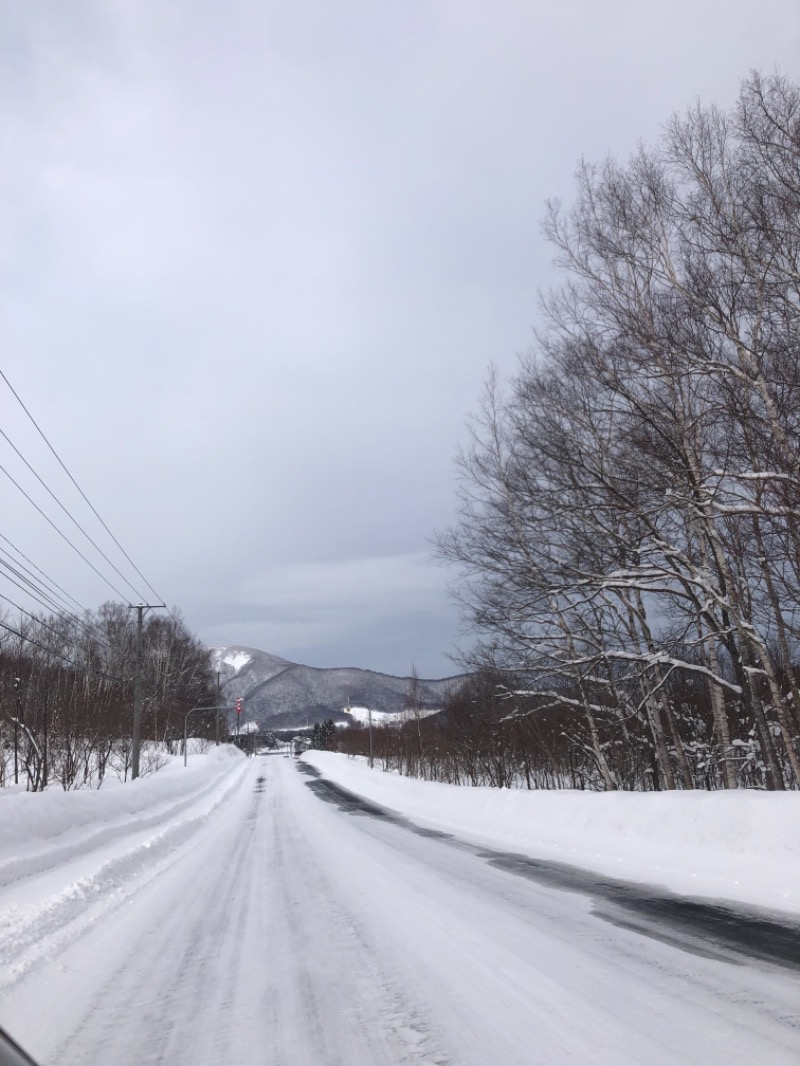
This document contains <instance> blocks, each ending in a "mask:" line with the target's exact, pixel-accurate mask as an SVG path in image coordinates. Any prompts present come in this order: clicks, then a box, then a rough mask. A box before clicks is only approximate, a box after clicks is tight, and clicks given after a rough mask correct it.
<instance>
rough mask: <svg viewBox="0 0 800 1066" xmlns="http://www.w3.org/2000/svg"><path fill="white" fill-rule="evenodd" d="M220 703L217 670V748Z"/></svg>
mask: <svg viewBox="0 0 800 1066" xmlns="http://www.w3.org/2000/svg"><path fill="white" fill-rule="evenodd" d="M221 703H222V699H221V697H220V688H219V669H218V670H217V747H219V708H220V704H221Z"/></svg>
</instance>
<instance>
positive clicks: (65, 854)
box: [0, 743, 245, 886]
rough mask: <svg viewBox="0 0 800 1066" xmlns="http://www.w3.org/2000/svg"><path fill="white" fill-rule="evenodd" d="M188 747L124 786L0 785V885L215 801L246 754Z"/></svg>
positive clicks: (112, 780) (152, 830) (156, 828)
mask: <svg viewBox="0 0 800 1066" xmlns="http://www.w3.org/2000/svg"><path fill="white" fill-rule="evenodd" d="M188 750H189V755H188V759H187V765H186V766H184V760H183V756H182V755H178V756H165V757H164V758H165V760H166V761H165V765H164V766H162V767H161V769H160V770H159V771H158V772H157V773H154V774H151V775H149V776H147V777H140V778H139V779H138V780H136V781H128V782H127V783H126V784H122V783H121V782H119V781H117V780H116V779H115V778H114V777H113V776H110V777H109V778H108V779H107V781H105V782H104V785H103V787H102V788H101V789H80V790H77V791H74V792H73V791H70V792H64V791H62V790H61V789H58V788H52V789H48V790H47V791H46V792H20V791H16V790H14V791H12V790H7V789H2V790H0V886H3V885H7V884H9V883H10V882H13V881H17V880H19V879H24V878H26V877H28V876H30V875H31V874H33V873H39V872H41V871H42V870H45V869H48V868H50V867H51V866H53V865H55V864H56V863H58V864H61V863H64V862H65V861H68V860H70V859H78V858H81V859H83V860H85V861H86V862H87V863H88V862H89V858H90V854H93V855H95V856H97V855H98V853H99V850H100V849H101V846H102V845H104V844H105V843H106V841H120V840H125V841H126V842H130V841H131V840H132V838H133V834H134V833H135V832H136V831H137V830H146V831H147V832H148V833H150V834H153V833H156V834H157V833H158V832H159V829H160V827H161V826H162V825H163V824H171V822H172V820H174V819H175V817H176V812H178V811H184V812H185V817H196V815H197V810H196V806H197V805H198V803H199V804H200V806H201V808H202V809H206V807H207V806H208V804H209V803H210V804H212V805H213V804H214V803H215V802H216V801H217V800H218V798H219V796H220V794H221V793H224V792H225V791H226V790H227V789H228V788H230V787H231V785H232V784H233V783H235V780H236V777H237V773H236V771H237V770H238V769H239V767H240V765H241V766H242V768H243V764H244V762H245V760H244V757H243V756H242V754H241V752H239V751H237V750H236V749H235V748H232V747H229V746H223V747H220V748H211V749H210V750H209V751H208V753H207V754H194V753H192V744H191V743H190V744H189V746H188ZM232 772H233V775H232ZM206 797H207V798H206ZM136 843H137V844H139V843H140V842H139V840H138V839H137V840H136ZM119 850H120V847H119V846H117V849H116V851H117V852H119ZM105 857H106V856H105V855H103V858H105Z"/></svg>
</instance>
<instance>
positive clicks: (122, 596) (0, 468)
mask: <svg viewBox="0 0 800 1066" xmlns="http://www.w3.org/2000/svg"><path fill="white" fill-rule="evenodd" d="M0 373H2V371H0ZM0 471H1V472H2V473H4V474H5V475H6V477H7V478H8V480H9V481H10V482H11V483H12V484H13V485H15V486H16V487H17V488H18V489H19V491H20V492H21V493H22V495H23V496H24V497H25V499H26V500H27V501H28V503H30V504H31V505H32V506H33V507H35V508H36V510H37V511H38V512H39V514H40V515H41V516H42V518H44V520H45V521H46V522H47V523H48V525H50V526H52V528H53V529H54V530H55V531H56V533H58V535H59V537H61V538H62V539H63V540H65V541H66V542H67V544H69V546H70V548H72V550H73V551H74V552H75V553H76V554H77V555H79V556H80V557H81V559H83V561H84V562H85V563H86V565H87V566H88V567H90V568H91V569H92V570H94V572H95V573H96V574H97V576H98V577H99V578H100V580H101V581H104V582H105V583H106V585H108V587H109V588H110V589H111V591H112V592H114V593H116V595H117V596H119V598H120V599H121V600H126V599H127V598H128V597H127V596H126V595H125V594H124V593H123V592H120V590H119V589H118V588H117V587H116V585H114V584H112V582H110V581H109V580H108V578H107V577H106V576H105V575H104V574H101V573H100V571H99V570H98V569H97V567H96V566H95V565H94V563H93V562H91V561H90V560H89V559H87V558H86V556H85V555H84V554H83V552H82V551H81V550H80V548H78V547H76V546H75V545H74V544H73V543H72V541H71V540H70V539H69V537H68V536H67V534H66V533H65V532H64V531H63V530H61V529H59V528H58V526H57V525H56V524H55V522H54V521H53V520H52V518H50V517H49V515H47V514H45V512H44V511H43V510H42V509H41V507H40V506H39V504H38V503H37V502H36V501H35V500H34V499H33V498H32V497H31V496H29V495H28V493H27V492H26V491H25V489H23V487H22V485H20V483H19V482H18V481H17V480H16V478H14V477H13V476H12V475H11V474H9V472H8V471H7V470H6V468H5V467H4V466H2V464H0Z"/></svg>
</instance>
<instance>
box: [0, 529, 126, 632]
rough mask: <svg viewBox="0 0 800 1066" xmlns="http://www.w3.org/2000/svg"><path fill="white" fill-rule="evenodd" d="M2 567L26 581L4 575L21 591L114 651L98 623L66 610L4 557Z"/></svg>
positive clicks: (0, 561)
mask: <svg viewBox="0 0 800 1066" xmlns="http://www.w3.org/2000/svg"><path fill="white" fill-rule="evenodd" d="M0 551H2V549H0ZM0 567H3V568H4V569H6V570H9V571H11V573H13V574H15V575H16V576H17V577H18V578H19V579H20V580H21V581H22V582H24V584H22V585H21V584H20V583H19V581H15V580H14V578H13V577H9V576H8V574H6V575H4V576H5V578H6V581H10V582H11V584H12V585H16V587H17V588H18V589H19V590H20V591H21V592H24V593H25V594H26V595H27V596H30V597H31V598H32V599H34V600H35V601H36V602H37V603H38V604H39V605H40V606H41V607H44V609H45V610H49V611H51V612H53V613H54V614H55V615H56V616H57V617H58V618H63V619H65V620H67V621H69V622H71V623H72V625H73V626H76V627H77V628H78V629H80V630H82V631H83V633H85V634H86V635H88V636H90V637H92V638H93V639H94V640H96V641H97V642H98V643H99V644H102V645H103V646H104V647H105V648H106V649H107V650H108V651H110V652H113V650H114V649H113V648H112V647H111V645H110V644H109V642H108V641H107V640H106V638H105V636H104V635H103V632H102V630H101V629H100V628H99V627H98V626H97V625H96V623H94V622H90V621H88V620H87V619H85V618H80V617H79V616H78V615H76V614H75V613H74V612H73V611H70V610H67V611H66V612H65V611H64V608H63V607H61V606H60V605H59V604H58V603H56V601H55V600H54V599H52V598H51V597H50V596H48V595H47V593H46V592H44V591H43V590H42V589H41V588H39V586H38V585H36V584H35V583H34V582H32V581H30V580H29V579H28V578H26V577H25V576H24V575H23V574H21V573H20V572H19V571H18V570H16V569H15V568H14V567H12V566H9V564H8V563H6V562H4V561H3V560H2V559H0ZM26 586H27V587H26ZM0 598H2V599H4V600H6V601H7V602H8V603H10V604H11V605H12V606H14V607H16V608H17V610H18V611H22V612H23V614H30V612H29V611H26V610H25V609H24V608H23V607H20V606H19V604H16V603H14V601H13V600H10V599H8V597H7V596H3V594H2V593H0ZM87 613H88V612H87ZM31 617H32V618H33V617H36V616H35V615H31ZM37 621H41V619H37ZM43 624H44V623H43Z"/></svg>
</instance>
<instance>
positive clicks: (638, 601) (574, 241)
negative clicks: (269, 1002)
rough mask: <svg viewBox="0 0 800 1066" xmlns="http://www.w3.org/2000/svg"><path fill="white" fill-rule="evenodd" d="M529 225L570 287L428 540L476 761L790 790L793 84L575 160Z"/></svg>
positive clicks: (799, 773)
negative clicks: (513, 757) (468, 703)
mask: <svg viewBox="0 0 800 1066" xmlns="http://www.w3.org/2000/svg"><path fill="white" fill-rule="evenodd" d="M544 228H545V233H546V236H547V238H548V240H549V241H550V242H551V244H552V245H553V246H554V248H555V249H556V252H557V264H558V266H559V267H560V268H561V271H562V278H563V280H562V282H561V283H560V285H559V286H558V287H556V288H555V289H554V290H553V291H551V292H550V293H549V294H548V295H546V296H545V297H544V298H543V316H544V318H543V326H542V328H541V330H540V331H539V333H538V334H537V340H536V344H535V347H534V349H533V351H532V352H531V353H530V354H529V355H528V357H527V358H526V359H525V360H524V361H523V362H522V364H521V367H520V370H519V373H518V374H517V376H516V378H515V379H514V380H513V381H512V382H511V383H510V384H509V385H508V387H507V388H506V389H504V388H503V386H502V385H501V383H499V382H498V381H497V380H496V378H495V377H494V376H492V377H491V378H490V380H489V382H488V384H487V387H486V391H485V396H484V398H483V403H482V408H481V412H480V414H479V416H478V417H477V418H476V419H475V421H474V424H473V434H472V441H471V445H470V447H469V448H468V449H467V450H466V451H465V452H464V454H463V455H462V456H461V459H460V514H459V520H458V522H457V524H456V526H455V527H454V528H453V529H452V530H450V531H449V532H447V533H445V534H444V535H443V536H441V538H440V541H439V550H440V554H441V556H442V557H443V558H444V559H445V560H447V561H449V562H450V563H452V564H455V565H456V566H457V568H458V573H459V577H458V578H457V580H456V586H455V589H456V595H457V597H458V599H459V602H460V604H461V605H462V608H463V612H464V618H465V621H466V622H467V623H468V625H469V627H470V628H471V630H472V632H473V633H474V634H475V635H476V637H477V642H476V644H475V647H474V649H473V650H472V651H471V652H469V653H468V654H467V655H466V656H465V658H464V662H465V665H468V666H470V667H472V668H473V669H476V670H480V671H482V672H483V673H482V676H483V678H484V681H486V680H487V679H488V680H489V682H490V686H491V692H490V693H489V694H488V695H487V692H486V690H485V685H484V689H483V695H482V696H481V698H482V699H483V700H484V703H486V704H487V706H488V707H490V708H491V711H487V713H489V714H490V716H491V717H492V718H493V719H494V720H496V725H497V729H496V735H495V736H494V738H489V739H487V740H486V741H485V742H481V744H482V745H483V747H481V744H477V749H478V750H484V754H485V749H486V747H487V745H489V747H491V745H492V744H495V745H496V744H497V743H499V741H498V740H497V737H498V736H502V737H504V738H505V739H504V740H503V743H506V741H507V742H508V743H510V740H509V738H512V737H513V736H518V737H523V736H524V737H526V738H527V739H526V741H525V744H526V745H528V746H530V748H531V752H532V755H531V758H532V759H533V762H534V763H536V761H537V760H538V761H539V766H538V769H537V767H536V766H534V770H535V771H536V774H535V775H534V776H535V783H547V781H548V780H551V779H552V781H553V783H559V782H561V783H564V782H566V783H570V781H571V782H572V783H575V782H576V781H578V782H579V783H582V784H583V785H584V786H585V787H596V788H604V789H614V788H665V789H672V788H693V787H707V788H714V787H727V788H734V787H741V786H748V787H762V788H767V789H785V788H797V787H798V786H800V743H799V740H800V648H799V646H798V636H799V635H800V449H799V445H800V87H798V85H796V84H793V83H792V82H790V81H788V80H786V79H785V78H783V77H780V76H773V77H769V78H763V77H761V76H759V75H757V74H753V75H751V76H750V77H749V78H748V79H747V80H746V81H745V82H744V84H743V85H742V88H741V92H740V96H739V99H738V102H737V104H736V106H735V107H734V108H733V109H732V110H731V111H730V112H727V113H726V112H722V111H720V110H716V109H713V108H705V107H702V106H699V105H698V106H697V107H695V108H694V109H692V110H691V111H690V112H689V113H688V114H686V115H683V116H678V117H674V118H673V119H672V120H671V121H670V122H669V123H668V125H667V127H666V128H665V131H664V133H663V136H662V138H661V140H660V142H659V143H658V145H657V146H656V147H655V148H653V149H647V148H644V147H643V148H641V149H639V150H638V151H637V153H636V154H635V155H634V156H633V158H631V159H630V160H629V161H628V162H627V163H626V164H624V165H623V164H620V163H618V162H614V161H608V162H606V163H605V164H603V165H599V166H594V165H590V164H588V163H584V164H583V165H582V166H581V167H580V170H579V173H578V188H577V196H576V198H575V200H574V203H573V204H572V206H570V207H568V208H564V207H562V206H561V205H560V204H558V203H552V204H550V205H549V206H548V212H547V215H546V219H545V223H544ZM466 698H467V699H468V698H469V696H467V697H466ZM462 712H463V707H462ZM462 718H463V713H462ZM457 719H458V714H456V713H455V711H454V709H453V708H451V711H450V721H451V725H452V722H453V721H456V720H457ZM448 728H450V727H448ZM437 729H438V731H439V734H441V735H442V736H440V737H439V739H440V740H442V743H444V740H443V739H442V737H443V734H444V733H446V732H447V728H445V726H444V725H442V724H441V722H440V723H439V726H438V727H437V726H434V725H431V726H430V727H429V731H430V733H431V736H430V737H429V738H427V739H428V740H429V741H430V742H431V743H432V742H433V739H434V737H433V734H435V733H436V730H437ZM504 731H505V732H504ZM451 732H452V729H451ZM537 738H538V739H537ZM409 743H411V741H409ZM450 743H451V744H453V745H456V744H457V742H456V740H455V739H453V740H452V741H451V742H450ZM506 746H508V745H507V744H506ZM453 750H455V749H453ZM443 755H444V749H443ZM448 757H450V756H449V755H448ZM545 770H546V772H545ZM460 772H463V773H464V774H466V775H467V777H469V768H468V764H466V763H463V771H460ZM525 773H526V764H525V759H524V758H520V760H518V763H517V769H516V770H515V777H516V778H517V779H519V778H520V776H521V777H522V779H523V783H524V777H525ZM537 775H538V776H537ZM487 780H488V777H487ZM498 783H502V782H498Z"/></svg>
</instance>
